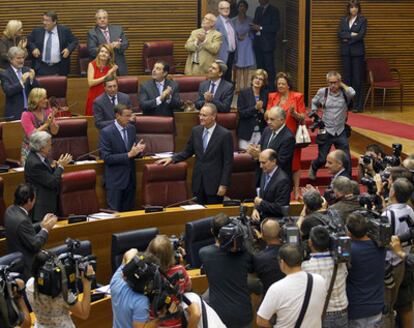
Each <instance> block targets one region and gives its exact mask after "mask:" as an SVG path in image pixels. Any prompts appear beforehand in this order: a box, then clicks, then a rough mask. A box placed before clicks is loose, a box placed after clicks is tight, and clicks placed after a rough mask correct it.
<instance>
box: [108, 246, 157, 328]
mask: <svg viewBox="0 0 414 328" xmlns="http://www.w3.org/2000/svg"><path fill="white" fill-rule="evenodd" d="M137 256H141V257H142V258H143V261H144V262H145V264H147V265H151V264H158V259H157V258H156V257H155V256H153V255H152V254H148V253H142V254H140V253H138V250H137V249H135V248H131V249H130V250H129V251H127V252H126V253H125V254H124V258H123V260H122V265H121V266H120V267H119V268H118V269H117V270H116V272H115V273H114V275H113V276H112V279H111V282H110V288H111V298H112V299H111V302H112V313H113V324H112V326H113V327H114V328H125V327H133V328H144V327H145V328H155V327H158V323H159V321H158V320H151V321H150V320H149V309H150V304H149V299H148V297H147V296H145V295H144V294H143V293H138V292H136V291H134V290H133V289H132V287H131V286H130V284H129V282H127V278H126V277H125V276H124V273H123V269H124V268H125V266H126V265H127V264H129V263H130V262H131V261H132V260H133V259H134V258H136V257H137Z"/></svg>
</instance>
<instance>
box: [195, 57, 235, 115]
mask: <svg viewBox="0 0 414 328" xmlns="http://www.w3.org/2000/svg"><path fill="white" fill-rule="evenodd" d="M226 71H227V65H226V64H225V63H224V62H223V61H222V60H218V59H217V60H216V61H214V63H212V64H211V65H210V67H209V69H208V74H207V77H208V80H207V81H203V82H201V83H200V87H199V88H198V99H197V101H196V102H195V107H196V108H197V109H201V108H202V107H203V106H204V105H205V104H207V103H212V104H214V105H215V106H216V107H217V111H218V112H219V113H228V112H230V107H231V103H232V101H233V94H234V87H233V84H232V83H230V82H227V81H226V80H225V79H224V78H223V76H224V74H226Z"/></svg>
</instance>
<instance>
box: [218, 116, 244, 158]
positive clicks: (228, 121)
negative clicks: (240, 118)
mask: <svg viewBox="0 0 414 328" xmlns="http://www.w3.org/2000/svg"><path fill="white" fill-rule="evenodd" d="M217 123H218V124H220V125H221V126H223V127H225V128H226V129H227V130H230V132H231V135H232V137H233V148H234V151H238V150H239V139H238V138H237V131H236V129H237V114H236V113H217Z"/></svg>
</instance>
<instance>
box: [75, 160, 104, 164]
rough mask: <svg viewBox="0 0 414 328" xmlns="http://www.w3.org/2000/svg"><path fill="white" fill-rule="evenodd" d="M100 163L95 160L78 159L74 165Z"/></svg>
mask: <svg viewBox="0 0 414 328" xmlns="http://www.w3.org/2000/svg"><path fill="white" fill-rule="evenodd" d="M95 163H98V162H97V161H95V160H85V161H76V162H75V163H73V164H74V165H84V164H95Z"/></svg>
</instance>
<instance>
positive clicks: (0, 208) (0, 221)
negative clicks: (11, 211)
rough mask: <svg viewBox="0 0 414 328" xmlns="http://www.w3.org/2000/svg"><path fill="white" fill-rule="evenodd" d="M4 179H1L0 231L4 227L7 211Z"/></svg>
mask: <svg viewBox="0 0 414 328" xmlns="http://www.w3.org/2000/svg"><path fill="white" fill-rule="evenodd" d="M3 190H4V185H3V178H0V230H1V227H4V212H5V211H6V204H5V203H4V197H3Z"/></svg>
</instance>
